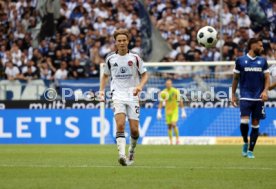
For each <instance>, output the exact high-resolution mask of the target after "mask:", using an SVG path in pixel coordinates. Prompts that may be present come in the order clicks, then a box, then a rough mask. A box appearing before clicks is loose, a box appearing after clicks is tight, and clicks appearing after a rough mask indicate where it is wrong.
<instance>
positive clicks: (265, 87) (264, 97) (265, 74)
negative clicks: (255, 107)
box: [260, 61, 270, 101]
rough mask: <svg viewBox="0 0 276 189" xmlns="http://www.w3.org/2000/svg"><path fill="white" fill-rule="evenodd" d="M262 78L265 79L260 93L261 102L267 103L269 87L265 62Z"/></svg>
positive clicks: (267, 69) (268, 76)
mask: <svg viewBox="0 0 276 189" xmlns="http://www.w3.org/2000/svg"><path fill="white" fill-rule="evenodd" d="M263 69H264V77H265V81H264V82H265V83H264V90H263V92H262V93H261V96H260V97H261V98H262V100H263V101H267V99H268V90H269V86H270V75H269V68H268V64H267V61H265V64H264V68H263Z"/></svg>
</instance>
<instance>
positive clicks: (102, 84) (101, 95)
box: [99, 74, 109, 101]
mask: <svg viewBox="0 0 276 189" xmlns="http://www.w3.org/2000/svg"><path fill="white" fill-rule="evenodd" d="M108 77H109V75H107V74H103V76H102V78H101V82H100V91H99V98H100V101H104V90H105V86H106V83H107V81H108Z"/></svg>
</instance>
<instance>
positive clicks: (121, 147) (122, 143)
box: [116, 137, 126, 156]
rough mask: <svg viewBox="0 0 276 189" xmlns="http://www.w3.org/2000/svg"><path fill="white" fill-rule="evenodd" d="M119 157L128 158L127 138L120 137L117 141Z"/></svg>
mask: <svg viewBox="0 0 276 189" xmlns="http://www.w3.org/2000/svg"><path fill="white" fill-rule="evenodd" d="M116 142H117V147H118V151H119V156H126V138H123V137H118V138H117V139H116Z"/></svg>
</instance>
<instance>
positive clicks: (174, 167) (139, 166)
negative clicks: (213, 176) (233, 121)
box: [0, 164, 276, 171]
mask: <svg viewBox="0 0 276 189" xmlns="http://www.w3.org/2000/svg"><path fill="white" fill-rule="evenodd" d="M0 167H10V168H15V167H26V168H119V167H122V166H120V165H56V166H55V165H24V164H18V165H10V164H0ZM129 167H131V168H135V169H213V170H216V169H224V170H272V171H275V170H276V168H271V167H177V166H146V165H132V166H129Z"/></svg>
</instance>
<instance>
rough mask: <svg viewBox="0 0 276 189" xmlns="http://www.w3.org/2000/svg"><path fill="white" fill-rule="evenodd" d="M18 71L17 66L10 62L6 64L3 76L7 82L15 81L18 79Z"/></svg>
mask: <svg viewBox="0 0 276 189" xmlns="http://www.w3.org/2000/svg"><path fill="white" fill-rule="evenodd" d="M19 75H20V71H19V69H18V67H17V66H14V65H13V63H12V62H11V61H8V62H7V63H6V69H5V76H6V78H7V79H8V80H10V81H12V80H16V79H18V78H19Z"/></svg>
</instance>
